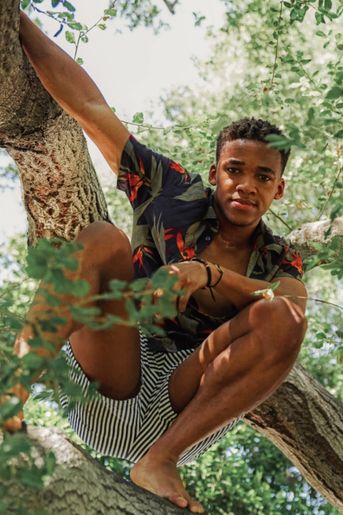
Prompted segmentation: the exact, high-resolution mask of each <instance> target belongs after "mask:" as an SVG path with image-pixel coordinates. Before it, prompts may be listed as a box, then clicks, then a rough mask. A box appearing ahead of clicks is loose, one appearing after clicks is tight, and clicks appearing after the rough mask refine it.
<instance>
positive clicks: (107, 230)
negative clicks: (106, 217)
mask: <svg viewBox="0 0 343 515" xmlns="http://www.w3.org/2000/svg"><path fill="white" fill-rule="evenodd" d="M77 241H78V242H80V243H81V244H82V245H83V248H84V250H85V252H87V251H90V252H91V254H92V255H93V256H94V257H97V256H99V257H100V256H102V257H105V256H108V257H109V258H113V257H115V256H118V255H119V256H123V255H125V254H127V255H129V256H130V257H131V245H130V241H129V239H128V237H127V236H126V234H125V233H124V232H123V231H121V230H120V229H118V227H116V226H115V225H112V224H110V223H108V222H93V223H91V224H90V225H88V226H87V227H85V228H84V229H82V231H81V232H80V234H79V235H78V237H77Z"/></svg>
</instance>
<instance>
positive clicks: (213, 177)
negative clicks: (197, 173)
mask: <svg viewBox="0 0 343 515" xmlns="http://www.w3.org/2000/svg"><path fill="white" fill-rule="evenodd" d="M208 182H209V183H210V184H211V185H212V186H216V184H217V168H216V165H215V164H212V165H211V166H210V170H209V172H208Z"/></svg>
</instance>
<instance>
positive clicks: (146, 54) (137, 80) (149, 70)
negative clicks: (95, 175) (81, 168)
mask: <svg viewBox="0 0 343 515" xmlns="http://www.w3.org/2000/svg"><path fill="white" fill-rule="evenodd" d="M73 4H74V5H75V7H76V8H77V20H78V21H80V22H81V23H85V24H87V25H88V26H91V25H93V23H94V22H95V21H96V20H97V19H98V18H99V17H100V16H101V15H102V12H103V9H104V8H106V7H108V0H97V2H94V0H74V1H73ZM160 4H162V1H161V2H160ZM49 6H50V2H48V1H44V2H43V3H41V4H39V7H40V8H41V9H44V7H46V8H47V9H49ZM199 11H201V12H202V13H203V14H205V15H206V21H205V23H204V24H202V25H201V26H200V27H195V26H194V16H193V12H199ZM163 12H164V13H165V16H164V19H165V21H167V22H168V23H169V25H170V29H169V30H163V31H161V32H160V33H159V34H158V35H157V36H156V35H155V34H154V33H153V31H152V30H151V29H145V28H138V29H135V30H134V31H133V32H130V31H129V30H128V29H125V28H123V26H120V25H119V23H118V21H117V20H115V19H114V20H113V21H111V22H110V23H109V24H108V28H107V29H106V30H104V31H102V30H99V29H98V28H95V29H94V30H93V31H92V32H90V34H89V42H88V43H87V44H84V45H81V46H80V48H79V52H78V56H79V57H82V59H83V60H84V65H83V66H84V68H85V69H86V70H87V72H88V73H89V74H90V76H91V77H92V78H93V80H95V82H96V84H97V85H98V87H99V88H100V90H101V92H102V93H103V95H104V96H105V98H106V100H107V102H108V103H109V105H111V106H113V107H115V108H116V112H117V114H118V116H119V117H120V118H122V119H124V120H132V116H133V114H134V113H136V112H139V111H143V112H144V111H146V112H148V111H153V112H154V117H156V116H161V112H162V109H161V102H160V97H161V95H162V94H163V93H165V92H166V91H168V90H170V89H172V88H173V87H175V86H178V85H183V84H188V85H194V86H195V85H196V84H197V83H200V79H199V78H198V75H197V70H196V67H195V65H194V63H193V59H192V58H193V57H194V56H196V57H197V58H198V59H200V60H202V59H206V58H207V57H208V56H209V55H210V53H211V45H210V43H209V41H208V40H207V38H206V27H207V26H208V25H212V26H214V27H219V26H220V24H221V22H222V19H223V16H224V9H223V3H222V2H221V1H220V0H211V1H210V2H209V1H208V0H183V1H182V2H181V5H180V6H179V8H178V9H177V10H176V14H175V16H172V15H170V14H169V13H168V11H167V10H166V9H165V10H164V11H163ZM40 19H41V20H42V22H43V23H44V28H45V29H46V31H47V32H48V34H49V35H50V36H52V35H53V34H54V33H55V32H56V31H57V29H58V25H57V24H56V22H54V21H50V20H49V18H47V17H46V16H43V15H41V16H40ZM119 30H122V33H119ZM55 41H56V42H57V43H58V44H59V45H60V46H62V47H63V48H64V49H65V50H66V51H68V52H69V53H70V54H71V55H73V50H74V47H73V46H72V45H70V44H69V43H67V42H66V40H65V37H64V35H63V33H62V34H61V35H60V36H59V37H58V38H56V39H55ZM145 121H149V119H148V118H145ZM162 121H163V120H162ZM89 147H90V152H91V155H92V158H93V161H94V163H95V166H96V168H98V169H100V168H101V169H102V170H107V172H106V171H105V174H106V173H107V175H109V174H111V172H110V171H109V168H108V167H107V165H106V164H105V163H104V160H103V159H102V156H101V155H100V153H99V152H98V151H97V149H96V148H95V147H94V145H93V144H91V143H90V144H89ZM7 162H8V159H7V158H2V157H1V156H0V166H4V165H5V164H6V163H7ZM25 228H26V216H25V212H24V209H23V206H22V200H21V191H20V187H19V185H16V186H15V187H14V188H12V189H6V190H5V191H1V190H0V243H2V242H4V241H6V240H7V239H8V238H9V237H10V236H12V235H13V234H15V233H16V232H23V231H25Z"/></svg>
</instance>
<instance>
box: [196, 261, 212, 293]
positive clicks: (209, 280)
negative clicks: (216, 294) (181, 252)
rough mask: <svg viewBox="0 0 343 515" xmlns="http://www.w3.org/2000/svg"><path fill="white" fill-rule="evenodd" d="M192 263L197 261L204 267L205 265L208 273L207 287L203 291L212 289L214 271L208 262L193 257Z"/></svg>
mask: <svg viewBox="0 0 343 515" xmlns="http://www.w3.org/2000/svg"><path fill="white" fill-rule="evenodd" d="M191 261H197V262H198V263H201V264H202V265H204V267H205V269H206V272H207V283H206V286H204V287H203V288H202V289H204V288H210V287H211V282H212V271H211V267H210V265H209V264H208V262H207V261H205V260H204V259H201V258H198V257H193V258H192V259H191Z"/></svg>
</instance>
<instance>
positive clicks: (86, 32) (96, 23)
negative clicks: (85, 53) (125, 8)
mask: <svg viewBox="0 0 343 515" xmlns="http://www.w3.org/2000/svg"><path fill="white" fill-rule="evenodd" d="M116 1H117V0H113V2H111V4H110V6H109V9H112V8H113V7H114V6H115V3H116ZM103 18H104V15H102V16H100V18H99V19H98V20H97V21H96V22H95V23H93V25H92V26H91V27H89V29H87V30H86V31H85V32H83V31H80V32H79V36H78V38H77V42H76V44H75V52H74V60H75V59H76V56H77V51H78V49H79V44H80V41H81V39H82V38H84V37H85V36H87V34H88V33H89V32H90V31H91V30H93V29H94V28H95V27H96V26H97V25H98V23H100V22H101V20H102V19H103Z"/></svg>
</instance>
